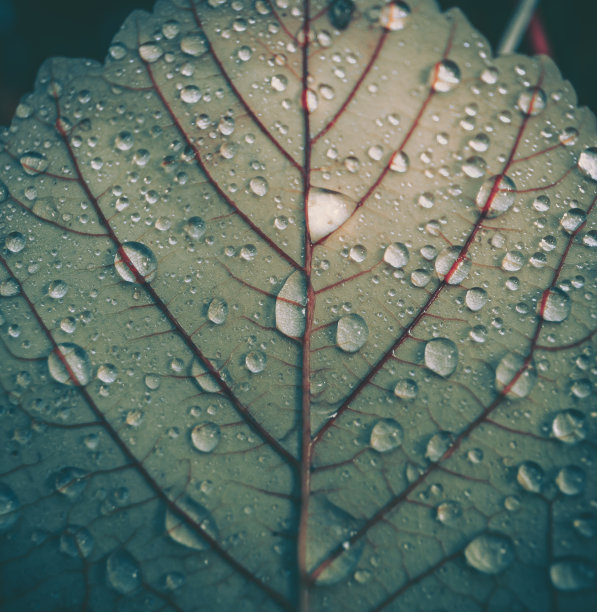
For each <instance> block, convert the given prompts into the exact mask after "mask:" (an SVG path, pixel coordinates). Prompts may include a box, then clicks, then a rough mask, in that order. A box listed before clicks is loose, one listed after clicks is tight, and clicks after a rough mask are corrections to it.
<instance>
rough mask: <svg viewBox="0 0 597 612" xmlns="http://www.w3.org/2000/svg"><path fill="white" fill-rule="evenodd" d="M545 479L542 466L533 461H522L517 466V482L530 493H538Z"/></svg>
mask: <svg viewBox="0 0 597 612" xmlns="http://www.w3.org/2000/svg"><path fill="white" fill-rule="evenodd" d="M544 479H545V472H544V471H543V468H542V467H541V466H540V465H539V464H538V463H535V462H534V461H524V462H523V463H521V464H520V465H519V466H518V470H517V472H516V480H517V481H518V484H519V485H520V486H521V487H522V488H523V489H524V490H525V491H530V492H531V493H539V492H540V491H541V487H542V485H543V480H544Z"/></svg>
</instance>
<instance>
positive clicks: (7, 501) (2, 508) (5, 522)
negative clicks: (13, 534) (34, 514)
mask: <svg viewBox="0 0 597 612" xmlns="http://www.w3.org/2000/svg"><path fill="white" fill-rule="evenodd" d="M20 506H21V504H20V503H19V499H18V497H17V496H16V495H15V492H14V491H13V490H12V489H11V488H10V487H9V486H8V485H7V484H4V483H3V482H0V533H2V532H3V531H8V530H9V529H10V528H11V527H12V526H13V525H14V524H15V523H16V522H17V519H18V518H19V508H20Z"/></svg>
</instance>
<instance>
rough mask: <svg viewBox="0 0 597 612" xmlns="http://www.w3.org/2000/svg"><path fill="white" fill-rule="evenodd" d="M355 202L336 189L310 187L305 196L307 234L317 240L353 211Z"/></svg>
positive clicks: (332, 229)
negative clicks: (307, 223)
mask: <svg viewBox="0 0 597 612" xmlns="http://www.w3.org/2000/svg"><path fill="white" fill-rule="evenodd" d="M356 205H357V203H356V202H355V201H354V200H352V199H351V198H349V197H348V196H345V195H343V194H341V193H339V192H338V191H332V190H330V189H321V188H318V187H311V188H310V189H309V194H308V196H307V214H308V219H309V236H310V238H311V241H312V242H317V241H318V240H321V239H322V238H324V237H325V236H328V235H329V234H331V233H332V232H333V231H334V230H336V229H338V228H339V227H340V226H341V225H342V224H343V223H344V222H345V221H346V220H347V219H348V218H349V217H350V216H351V215H352V213H353V211H354V209H355V208H356Z"/></svg>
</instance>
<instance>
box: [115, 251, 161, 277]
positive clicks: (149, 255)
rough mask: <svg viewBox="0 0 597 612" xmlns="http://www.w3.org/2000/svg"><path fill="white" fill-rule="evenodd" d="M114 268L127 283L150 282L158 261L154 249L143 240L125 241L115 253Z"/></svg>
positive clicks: (154, 274)
mask: <svg viewBox="0 0 597 612" xmlns="http://www.w3.org/2000/svg"><path fill="white" fill-rule="evenodd" d="M114 268H115V269H116V272H117V273H118V276H120V278H122V280H124V281H126V282H127V283H143V282H147V283H150V282H151V281H152V280H153V279H154V278H155V276H156V271H157V268H158V262H157V259H156V257H155V255H154V254H153V251H152V250H151V249H150V248H149V247H148V246H146V245H144V244H143V243H141V242H125V243H123V245H122V246H121V247H119V248H118V250H117V251H116V254H115V255H114Z"/></svg>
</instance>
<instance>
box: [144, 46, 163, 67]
mask: <svg viewBox="0 0 597 612" xmlns="http://www.w3.org/2000/svg"><path fill="white" fill-rule="evenodd" d="M163 54H164V52H163V50H162V48H161V47H160V46H159V45H156V44H155V43H145V44H143V45H140V46H139V57H141V59H142V60H143V61H145V62H148V63H150V64H152V63H153V62H157V61H158V60H159V59H160V57H162V55H163Z"/></svg>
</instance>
